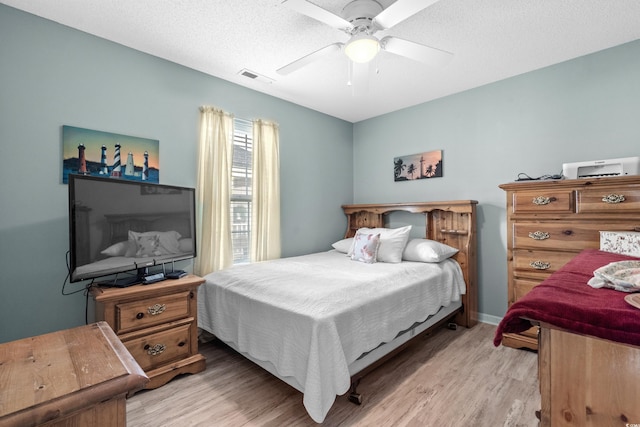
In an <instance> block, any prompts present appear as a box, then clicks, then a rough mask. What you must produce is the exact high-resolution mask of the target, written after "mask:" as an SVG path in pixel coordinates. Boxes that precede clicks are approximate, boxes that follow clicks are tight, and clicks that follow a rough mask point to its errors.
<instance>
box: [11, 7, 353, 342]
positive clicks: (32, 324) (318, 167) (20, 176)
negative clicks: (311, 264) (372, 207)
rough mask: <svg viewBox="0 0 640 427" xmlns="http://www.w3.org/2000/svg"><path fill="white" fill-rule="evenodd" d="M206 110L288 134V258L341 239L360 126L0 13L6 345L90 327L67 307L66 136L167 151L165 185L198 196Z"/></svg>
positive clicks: (80, 302)
mask: <svg viewBox="0 0 640 427" xmlns="http://www.w3.org/2000/svg"><path fill="white" fill-rule="evenodd" d="M205 104H208V105H215V106H217V107H220V108H223V109H225V110H227V111H230V112H232V113H234V114H235V115H236V116H237V117H241V118H246V119H253V118H264V119H271V120H274V121H276V122H278V123H279V124H280V144H281V148H280V155H281V158H280V159H281V192H282V197H281V204H282V206H281V210H282V252H283V255H284V256H290V255H296V254H302V253H309V252H315V251H320V250H326V249H329V248H330V244H331V243H332V242H334V241H336V240H338V239H339V238H341V237H342V235H343V233H344V230H345V228H346V219H345V217H344V215H343V214H342V210H341V209H340V205H341V204H344V203H350V202H352V200H353V178H352V176H353V175H352V164H353V158H352V156H353V154H352V153H353V151H352V137H353V134H352V131H353V126H352V124H351V123H348V122H345V121H342V120H338V119H335V118H332V117H330V116H327V115H324V114H320V113H318V112H315V111H312V110H309V109H306V108H303V107H300V106H298V105H295V104H292V103H289V102H286V101H283V100H280V99H277V98H274V97H271V96H267V95H265V94H262V93H259V92H256V91H252V90H249V89H246V88H243V87H241V86H238V85H234V84H231V83H229V82H226V81H224V80H221V79H217V78H214V77H211V76H208V75H205V74H202V73H199V72H196V71H193V70H191V69H188V68H185V67H182V66H179V65H176V64H174V63H171V62H168V61H164V60H161V59H158V58H155V57H153V56H150V55H146V54H143V53H140V52H138V51H135V50H132V49H129V48H126V47H123V46H121V45H118V44H114V43H111V42H108V41H105V40H103V39H100V38H97V37H93V36H90V35H87V34H86V33H82V32H79V31H76V30H73V29H70V28H68V27H65V26H62V25H59V24H56V23H53V22H51V21H47V20H44V19H41V18H38V17H35V16H33V15H30V14H26V13H23V12H21V11H18V10H16V9H13V8H10V7H7V6H4V5H0V159H2V162H1V164H2V166H1V167H0V271H1V272H2V274H1V275H0V342H4V341H9V340H13V339H17V338H22V337H26V336H31V335H37V334H41V333H46V332H50V331H54V330H58V329H63V328H68V327H72V326H77V325H80V324H84V321H85V320H84V319H85V298H84V296H83V295H82V294H81V293H79V294H75V295H72V296H63V295H61V289H62V285H63V282H64V280H65V276H66V265H65V254H66V252H67V250H68V248H69V243H68V215H67V186H66V185H64V184H62V183H61V182H62V178H61V162H62V141H61V134H62V128H61V127H62V125H72V126H78V127H83V128H88V129H95V130H101V131H107V132H114V133H120V134H126V135H133V136H139V137H144V138H152V139H158V140H159V141H160V170H161V173H160V182H161V183H163V184H172V185H184V186H195V182H196V170H195V169H194V165H195V160H196V148H197V139H198V136H197V135H198V124H199V111H198V107H199V106H201V105H205ZM190 266H191V265H190V264H189V265H187V266H186V268H189V267H190ZM81 288H82V285H81V284H72V285H68V286H67V290H68V291H70V290H74V289H81ZM89 302H90V304H89V305H90V307H91V306H92V301H91V300H90V301H89ZM92 316H93V314H92V310H90V313H89V317H90V320H93V317H92Z"/></svg>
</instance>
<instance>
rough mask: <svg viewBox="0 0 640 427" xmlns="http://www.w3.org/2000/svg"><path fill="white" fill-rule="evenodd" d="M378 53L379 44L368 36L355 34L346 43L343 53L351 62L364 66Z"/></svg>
mask: <svg viewBox="0 0 640 427" xmlns="http://www.w3.org/2000/svg"><path fill="white" fill-rule="evenodd" d="M379 51H380V42H379V41H378V39H377V38H375V37H373V36H370V35H368V34H357V35H355V36H353V37H351V39H350V40H349V41H348V42H347V45H346V46H345V48H344V53H345V54H346V55H347V56H348V57H349V59H351V60H352V61H353V62H357V63H359V64H364V63H366V62H369V61H371V60H372V59H373V58H375V56H376V55H377V54H378V52H379Z"/></svg>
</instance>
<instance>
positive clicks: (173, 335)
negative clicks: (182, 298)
mask: <svg viewBox="0 0 640 427" xmlns="http://www.w3.org/2000/svg"><path fill="white" fill-rule="evenodd" d="M189 327H190V325H188V324H187V325H182V326H178V327H175V328H172V329H168V330H165V331H162V332H157V333H155V334H150V335H147V336H145V337H142V338H137V339H133V340H130V341H124V345H125V347H127V350H129V353H131V355H132V356H133V357H134V358H135V359H136V362H138V364H139V365H140V367H141V368H142V369H143V370H145V371H149V370H151V369H154V368H156V367H158V366H161V365H163V364H165V363H169V362H171V361H173V360H179V359H182V358H184V357H186V356H188V355H189V349H190V343H189Z"/></svg>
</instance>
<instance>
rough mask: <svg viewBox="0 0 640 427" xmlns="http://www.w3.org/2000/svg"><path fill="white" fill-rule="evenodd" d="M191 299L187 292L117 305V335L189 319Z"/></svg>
mask: <svg viewBox="0 0 640 427" xmlns="http://www.w3.org/2000/svg"><path fill="white" fill-rule="evenodd" d="M190 297H191V293H190V292H188V291H186V292H179V293H175V294H172V295H165V296H160V297H151V298H148V299H145V300H140V301H133V302H128V303H121V304H117V305H116V333H118V334H122V333H126V332H130V331H135V330H139V329H142V328H146V327H149V326H153V325H159V324H161V323H166V322H170V321H172V320H177V319H182V318H184V317H187V316H188V315H189V299H190Z"/></svg>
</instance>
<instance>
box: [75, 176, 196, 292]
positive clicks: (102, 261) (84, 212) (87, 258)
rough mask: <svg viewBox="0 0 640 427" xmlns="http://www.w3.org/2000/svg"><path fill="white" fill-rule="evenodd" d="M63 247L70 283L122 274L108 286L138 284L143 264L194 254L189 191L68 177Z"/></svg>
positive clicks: (144, 268)
mask: <svg viewBox="0 0 640 427" xmlns="http://www.w3.org/2000/svg"><path fill="white" fill-rule="evenodd" d="M69 247H70V280H71V281H72V282H77V281H80V280H86V279H94V278H98V277H103V276H107V275H113V274H117V273H124V272H127V274H122V275H117V276H116V278H114V280H113V282H112V283H113V285H114V286H128V285H130V284H134V283H139V282H141V281H142V280H143V279H144V275H145V274H146V273H147V269H148V268H149V267H152V266H156V265H162V266H164V265H165V264H168V263H173V262H174V261H179V260H184V259H189V258H193V257H195V256H196V242H195V190H194V189H193V188H187V187H177V186H170V185H161V184H152V183H145V182H142V181H132V180H126V179H118V178H103V177H96V176H84V175H74V174H72V175H69ZM169 271H171V268H169ZM116 280H117V283H116ZM109 283H110V282H109V281H106V282H104V283H102V284H107V285H108V284H109Z"/></svg>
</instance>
